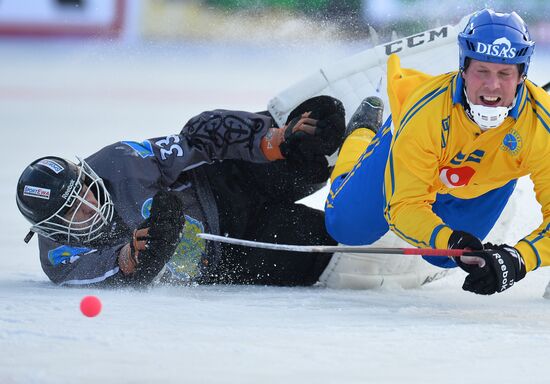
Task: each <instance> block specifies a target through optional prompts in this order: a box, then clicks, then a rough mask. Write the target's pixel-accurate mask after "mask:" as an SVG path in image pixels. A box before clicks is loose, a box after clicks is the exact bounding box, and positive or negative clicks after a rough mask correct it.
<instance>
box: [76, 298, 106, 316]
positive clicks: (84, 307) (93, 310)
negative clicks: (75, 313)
mask: <svg viewBox="0 0 550 384" xmlns="http://www.w3.org/2000/svg"><path fill="white" fill-rule="evenodd" d="M80 311H81V312H82V314H83V315H84V316H87V317H96V316H97V315H99V312H101V301H100V300H99V299H98V298H97V297H96V296H85V297H84V298H83V299H82V301H80Z"/></svg>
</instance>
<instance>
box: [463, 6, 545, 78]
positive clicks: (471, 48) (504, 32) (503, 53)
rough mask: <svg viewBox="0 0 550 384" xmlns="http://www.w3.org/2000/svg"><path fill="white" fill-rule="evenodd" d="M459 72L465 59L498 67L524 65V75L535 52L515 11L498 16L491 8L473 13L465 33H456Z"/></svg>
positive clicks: (533, 43)
mask: <svg viewBox="0 0 550 384" xmlns="http://www.w3.org/2000/svg"><path fill="white" fill-rule="evenodd" d="M458 47H459V60H460V69H461V70H463V69H464V68H465V64H466V58H471V59H475V60H479V61H488V62H491V63H499V64H524V66H523V73H522V75H525V76H526V75H527V70H528V69H529V61H530V60H531V55H532V54H533V51H534V50H535V42H534V41H532V40H531V37H530V35H529V31H528V30H527V25H526V24H525V22H524V21H523V19H522V18H521V17H520V16H519V15H518V14H517V13H515V12H512V13H498V12H495V11H493V10H492V9H484V10H482V11H479V12H476V13H475V14H474V15H473V16H472V17H471V18H470V20H469V21H468V25H466V28H464V31H462V32H461V33H459V34H458Z"/></svg>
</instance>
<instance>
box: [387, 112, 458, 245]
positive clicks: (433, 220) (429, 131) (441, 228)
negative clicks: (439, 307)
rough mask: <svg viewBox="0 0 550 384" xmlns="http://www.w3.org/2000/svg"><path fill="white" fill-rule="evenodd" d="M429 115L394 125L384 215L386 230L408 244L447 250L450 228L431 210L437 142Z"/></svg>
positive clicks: (437, 134) (433, 197)
mask: <svg viewBox="0 0 550 384" xmlns="http://www.w3.org/2000/svg"><path fill="white" fill-rule="evenodd" d="M426 112H428V113H426ZM430 115H432V112H430V111H425V112H424V113H418V114H417V116H415V117H413V118H412V119H410V120H409V121H408V122H407V123H406V125H404V126H403V124H401V122H397V129H396V130H395V133H394V140H393V145H392V147H391V149H390V153H389V157H388V162H387V165H386V171H385V172H386V176H385V192H386V210H385V215H386V220H387V221H388V224H389V226H390V228H391V229H392V230H393V231H394V232H395V233H396V234H397V235H398V236H400V237H401V238H402V239H404V240H405V241H407V242H409V243H410V244H412V245H414V246H417V247H432V248H447V246H448V242H449V237H450V235H451V233H452V229H451V228H450V227H448V226H447V225H445V223H443V221H442V220H441V219H440V218H439V217H438V216H437V215H436V214H435V213H434V212H433V211H432V204H433V203H434V201H435V198H436V193H437V187H438V184H439V183H440V181H439V176H438V172H439V157H440V156H441V143H440V137H438V136H440V130H439V129H437V128H436V129H433V127H430V124H432V125H433V124H434V123H433V122H432V121H430V120H427V116H430Z"/></svg>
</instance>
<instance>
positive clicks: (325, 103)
mask: <svg viewBox="0 0 550 384" xmlns="http://www.w3.org/2000/svg"><path fill="white" fill-rule="evenodd" d="M308 112H309V114H308V118H309V119H314V120H315V121H316V124H315V129H314V131H313V134H309V133H307V132H305V131H303V130H295V129H288V128H287V130H286V132H285V136H286V137H285V141H284V142H283V143H282V144H281V153H282V154H283V156H284V157H285V158H287V159H291V160H293V159H294V160H298V161H302V162H303V161H310V160H311V159H313V158H314V157H315V156H316V155H327V156H328V155H332V154H333V153H334V152H336V150H337V149H338V148H340V146H341V145H342V143H343V141H344V132H345V130H346V121H345V109H344V106H343V104H342V102H341V101H340V100H338V99H335V98H333V97H330V96H317V97H313V98H311V99H308V100H306V101H304V102H303V103H302V104H300V105H299V106H297V107H296V108H295V109H294V110H293V111H292V112H291V113H290V115H289V116H288V119H287V127H290V126H291V125H292V124H293V123H295V122H296V119H300V118H301V117H302V116H303V115H304V114H305V113H308ZM298 121H299V120H298Z"/></svg>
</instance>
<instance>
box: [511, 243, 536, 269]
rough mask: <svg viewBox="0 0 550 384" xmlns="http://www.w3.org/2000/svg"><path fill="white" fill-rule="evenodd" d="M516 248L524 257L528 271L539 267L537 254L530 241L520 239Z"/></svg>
mask: <svg viewBox="0 0 550 384" xmlns="http://www.w3.org/2000/svg"><path fill="white" fill-rule="evenodd" d="M514 248H516V249H517V250H518V252H519V253H520V255H521V257H523V261H524V262H525V269H526V271H527V272H529V271H532V270H533V269H535V268H537V265H538V264H539V260H538V257H537V254H536V253H535V250H534V249H533V247H532V246H531V245H530V244H529V243H528V242H526V241H520V242H519V243H517V244H516V245H515V246H514Z"/></svg>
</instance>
